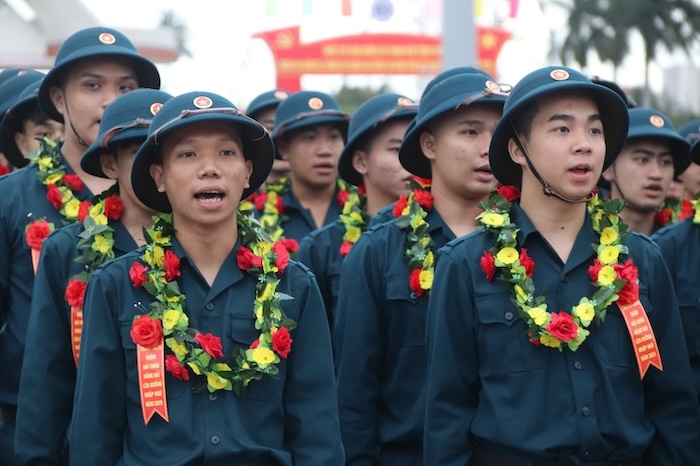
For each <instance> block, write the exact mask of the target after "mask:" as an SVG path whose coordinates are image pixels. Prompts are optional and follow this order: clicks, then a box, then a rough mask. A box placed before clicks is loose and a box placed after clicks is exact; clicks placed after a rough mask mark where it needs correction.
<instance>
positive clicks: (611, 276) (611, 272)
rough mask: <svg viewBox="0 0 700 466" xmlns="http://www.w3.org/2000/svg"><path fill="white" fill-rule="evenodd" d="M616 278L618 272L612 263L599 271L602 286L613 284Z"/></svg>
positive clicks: (599, 280)
mask: <svg viewBox="0 0 700 466" xmlns="http://www.w3.org/2000/svg"><path fill="white" fill-rule="evenodd" d="M616 279H617V273H616V272H615V269H613V268H612V266H610V265H606V266H604V267H602V268H601V269H600V271H599V272H598V283H600V284H601V285H602V286H608V285H611V284H612V282H614V281H615V280H616Z"/></svg>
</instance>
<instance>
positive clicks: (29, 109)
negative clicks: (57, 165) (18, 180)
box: [0, 75, 63, 168]
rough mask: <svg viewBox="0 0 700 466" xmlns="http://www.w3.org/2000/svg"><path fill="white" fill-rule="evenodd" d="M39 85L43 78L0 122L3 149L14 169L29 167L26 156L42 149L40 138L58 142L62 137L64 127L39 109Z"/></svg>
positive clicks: (30, 86) (38, 80)
mask: <svg viewBox="0 0 700 466" xmlns="http://www.w3.org/2000/svg"><path fill="white" fill-rule="evenodd" d="M42 76H43V75H42ZM40 86H41V77H39V78H37V79H34V80H32V82H30V83H29V84H27V86H26V87H25V88H24V90H22V91H20V94H19V97H18V98H17V101H16V102H15V103H13V104H12V106H11V107H10V108H8V109H7V112H6V113H5V116H4V117H3V118H2V122H0V150H2V152H3V154H4V155H5V157H6V158H7V160H8V162H9V163H10V164H11V165H12V166H13V167H15V168H22V167H24V166H26V165H28V164H29V162H30V160H29V159H28V158H26V157H27V156H28V155H29V154H33V153H35V152H37V151H38V150H39V148H40V147H41V145H40V142H39V141H40V140H41V138H44V137H47V138H49V139H50V140H55V139H57V138H60V137H61V136H62V135H63V125H62V124H61V123H59V122H57V121H55V120H52V119H51V118H50V117H49V116H48V115H47V114H46V113H44V112H43V111H42V110H41V108H39V98H38V96H39V87H40ZM0 89H1V88H0Z"/></svg>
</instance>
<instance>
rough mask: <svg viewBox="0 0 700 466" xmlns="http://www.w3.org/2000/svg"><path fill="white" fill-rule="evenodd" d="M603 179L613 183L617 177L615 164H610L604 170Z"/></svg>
mask: <svg viewBox="0 0 700 466" xmlns="http://www.w3.org/2000/svg"><path fill="white" fill-rule="evenodd" d="M603 179H604V180H605V181H607V182H608V183H611V182H612V181H613V180H614V179H615V164H612V165H610V166H609V167H608V168H607V169H606V170H605V171H604V172H603Z"/></svg>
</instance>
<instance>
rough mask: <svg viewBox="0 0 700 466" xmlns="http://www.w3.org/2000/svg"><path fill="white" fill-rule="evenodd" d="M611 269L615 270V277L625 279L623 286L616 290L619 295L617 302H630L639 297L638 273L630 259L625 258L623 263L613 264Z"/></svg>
mask: <svg viewBox="0 0 700 466" xmlns="http://www.w3.org/2000/svg"><path fill="white" fill-rule="evenodd" d="M613 269H615V272H617V278H618V279H620V280H626V282H625V284H624V286H623V287H622V289H621V290H620V291H618V292H617V294H618V296H619V297H620V298H619V299H618V300H617V302H618V304H632V303H633V302H635V301H636V300H638V299H639V274H638V271H637V267H636V266H635V265H634V264H633V263H632V259H627V262H625V264H624V265H623V264H613Z"/></svg>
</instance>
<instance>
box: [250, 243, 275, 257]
mask: <svg viewBox="0 0 700 466" xmlns="http://www.w3.org/2000/svg"><path fill="white" fill-rule="evenodd" d="M252 251H253V254H255V255H256V256H258V257H263V256H266V255H267V254H268V253H269V252H270V251H272V243H271V242H269V241H258V242H257V243H256V244H254V245H253V248H252Z"/></svg>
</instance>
